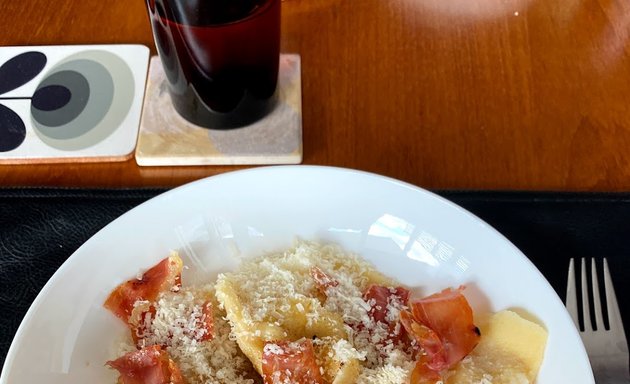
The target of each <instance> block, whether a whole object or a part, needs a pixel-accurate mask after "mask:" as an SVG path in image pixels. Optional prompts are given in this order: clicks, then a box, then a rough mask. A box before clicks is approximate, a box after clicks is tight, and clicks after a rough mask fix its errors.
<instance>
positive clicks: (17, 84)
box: [0, 44, 149, 163]
mask: <svg viewBox="0 0 630 384" xmlns="http://www.w3.org/2000/svg"><path fill="white" fill-rule="evenodd" d="M148 63H149V48H147V47H145V46H142V45H118V44H117V45H62V46H25V47H2V48H0V163H59V162H71V161H72V162H76V161H81V162H92V161H121V160H125V159H128V158H130V157H131V156H132V155H133V150H134V148H135V146H136V139H137V136H138V127H139V125H140V113H141V108H142V99H143V97H144V87H145V82H146V74H147V68H148Z"/></svg>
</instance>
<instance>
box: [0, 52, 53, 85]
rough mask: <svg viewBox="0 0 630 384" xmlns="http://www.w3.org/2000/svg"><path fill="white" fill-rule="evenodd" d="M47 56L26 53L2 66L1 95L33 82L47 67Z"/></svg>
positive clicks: (0, 70)
mask: <svg viewBox="0 0 630 384" xmlns="http://www.w3.org/2000/svg"><path fill="white" fill-rule="evenodd" d="M46 60H47V59H46V55H44V54H43V53H41V52H35V51H30V52H24V53H20V54H19V55H17V56H14V57H13V58H11V59H10V60H9V61H7V62H6V63H4V64H2V65H1V66H0V95H1V94H3V93H7V92H10V91H12V90H14V89H16V88H18V87H21V86H22V85H24V84H26V83H28V82H29V81H31V80H33V78H35V76H37V75H38V74H39V73H40V72H41V71H42V70H43V69H44V67H45V66H46Z"/></svg>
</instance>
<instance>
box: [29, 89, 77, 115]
mask: <svg viewBox="0 0 630 384" xmlns="http://www.w3.org/2000/svg"><path fill="white" fill-rule="evenodd" d="M71 97H72V93H71V92H70V90H69V89H68V88H66V87H64V86H63V85H49V86H46V87H42V88H38V89H37V90H36V91H35V94H33V98H32V99H31V102H32V103H33V107H35V108H37V109H39V110H40V111H56V110H58V109H60V108H63V107H64V106H65V105H66V104H68V102H69V101H70V98H71Z"/></svg>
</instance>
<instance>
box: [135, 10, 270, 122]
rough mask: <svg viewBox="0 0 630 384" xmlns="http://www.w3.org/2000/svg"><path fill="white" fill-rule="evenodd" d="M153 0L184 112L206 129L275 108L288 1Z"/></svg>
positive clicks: (163, 52)
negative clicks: (283, 18) (282, 21)
mask: <svg viewBox="0 0 630 384" xmlns="http://www.w3.org/2000/svg"><path fill="white" fill-rule="evenodd" d="M147 1H148V7H149V13H150V16H151V22H152V26H153V32H154V36H155V42H156V47H157V49H158V52H159V55H160V58H161V59H162V64H163V66H164V70H165V72H166V76H167V78H168V81H169V91H170V95H171V99H172V100H173V105H174V106H175V109H176V110H177V111H178V112H179V114H180V115H182V116H183V117H184V118H186V119H187V120H189V121H191V122H192V123H194V124H197V125H200V126H203V127H207V128H233V127H239V126H243V125H247V124H249V123H251V122H253V121H256V120H258V119H259V118H261V117H262V116H264V115H265V114H267V113H268V112H269V111H270V110H271V109H272V108H273V106H274V104H275V101H276V85H277V81H278V65H279V55H280V3H281V0H188V1H187V0H147Z"/></svg>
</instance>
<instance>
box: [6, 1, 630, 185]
mask: <svg viewBox="0 0 630 384" xmlns="http://www.w3.org/2000/svg"><path fill="white" fill-rule="evenodd" d="M0 4H1V5H0V9H2V12H0V25H2V33H1V34H0V44H1V45H39V44H89V43H141V44H146V45H148V46H150V47H151V48H152V49H153V51H155V50H154V48H153V41H152V35H151V30H150V26H149V21H148V16H147V13H146V10H145V5H144V2H143V1H141V0H133V1H97V0H84V1H80V2H79V1H70V0H66V1H54V2H51V1H47V0H29V1H24V2H17V1H13V0H0ZM282 28H283V36H282V49H283V51H284V52H298V53H300V54H301V55H302V62H303V73H302V76H303V110H304V112H303V113H304V121H303V126H304V151H305V154H304V163H305V164H320V165H334V166H342V167H351V168H357V169H362V170H366V171H372V172H377V173H380V174H384V175H388V176H392V177H395V178H399V179H402V180H405V181H408V182H411V183H414V184H417V185H420V186H423V187H427V188H466V189H468V188H472V189H528V190H529V189H553V190H608V191H616V190H630V155H629V154H628V153H629V151H630V43H629V42H630V2H628V1H627V0H286V1H284V3H283V20H282ZM233 169H238V167H226V166H221V167H216V166H206V167H164V168H162V167H138V166H137V165H136V163H135V161H134V160H133V159H132V160H129V161H125V162H120V163H97V164H63V165H20V166H17V165H3V166H0V185H2V186H13V185H36V186H41V185H46V186H95V187H96V186H102V187H132V186H176V185H180V184H182V183H185V182H188V181H191V180H194V179H198V178H201V177H205V176H208V175H214V174H217V173H221V172H226V171H230V170H233Z"/></svg>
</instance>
